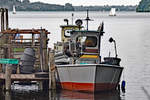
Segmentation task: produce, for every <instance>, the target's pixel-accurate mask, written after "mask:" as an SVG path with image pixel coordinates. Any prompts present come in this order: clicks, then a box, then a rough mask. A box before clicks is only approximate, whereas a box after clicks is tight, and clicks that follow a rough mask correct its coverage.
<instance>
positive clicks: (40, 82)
mask: <svg viewBox="0 0 150 100" xmlns="http://www.w3.org/2000/svg"><path fill="white" fill-rule="evenodd" d="M38 83H39V90H40V91H42V90H43V82H42V81H39V82H38Z"/></svg>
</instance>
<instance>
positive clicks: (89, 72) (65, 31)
mask: <svg viewBox="0 0 150 100" xmlns="http://www.w3.org/2000/svg"><path fill="white" fill-rule="evenodd" d="M89 20H90V19H89V17H88V12H87V18H86V21H87V25H88V21H89ZM76 24H77V25H68V24H67V25H63V26H61V28H62V34H61V35H62V42H61V46H62V49H60V48H59V50H57V45H56V44H55V49H56V50H55V51H57V52H56V53H55V64H56V69H57V76H56V81H57V85H58V86H59V87H60V88H62V89H66V90H73V91H83V92H97V91H109V90H114V89H116V88H117V86H118V85H119V82H120V77H121V74H122V71H123V67H121V66H120V61H121V59H120V58H118V55H117V50H115V51H116V56H115V57H104V61H102V56H101V40H102V39H101V37H102V36H103V35H104V31H103V30H104V24H103V23H101V25H100V26H99V28H98V30H94V31H93V30H89V29H88V26H87V29H86V30H82V20H80V19H79V20H77V21H76ZM109 41H110V42H114V43H115V44H116V42H115V40H114V39H113V38H110V39H109ZM59 46H60V43H59ZM115 48H116V45H115Z"/></svg>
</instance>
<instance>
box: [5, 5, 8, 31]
mask: <svg viewBox="0 0 150 100" xmlns="http://www.w3.org/2000/svg"><path fill="white" fill-rule="evenodd" d="M5 15H6V30H8V29H9V21H8V9H7V8H5Z"/></svg>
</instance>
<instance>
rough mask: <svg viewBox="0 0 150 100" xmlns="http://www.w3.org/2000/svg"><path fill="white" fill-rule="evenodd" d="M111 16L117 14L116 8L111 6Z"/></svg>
mask: <svg viewBox="0 0 150 100" xmlns="http://www.w3.org/2000/svg"><path fill="white" fill-rule="evenodd" d="M109 16H116V8H111V10H110V13H109Z"/></svg>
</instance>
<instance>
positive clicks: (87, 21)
mask: <svg viewBox="0 0 150 100" xmlns="http://www.w3.org/2000/svg"><path fill="white" fill-rule="evenodd" d="M85 20H86V25H87V30H88V27H89V21H93V20H91V19H90V18H89V10H88V9H87V17H86V19H85Z"/></svg>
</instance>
